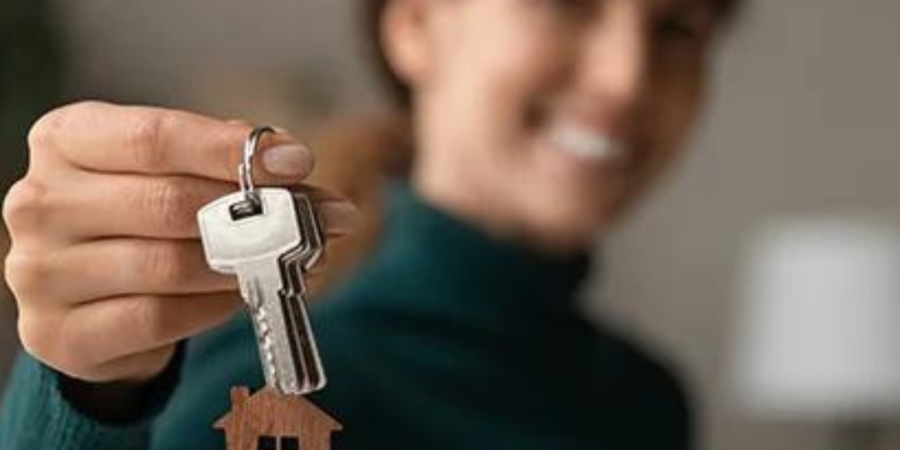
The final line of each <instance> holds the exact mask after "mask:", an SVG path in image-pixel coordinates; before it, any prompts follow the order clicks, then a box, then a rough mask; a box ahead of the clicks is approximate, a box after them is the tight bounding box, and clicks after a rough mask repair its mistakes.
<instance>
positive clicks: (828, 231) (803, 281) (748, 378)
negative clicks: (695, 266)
mask: <svg viewBox="0 0 900 450" xmlns="http://www.w3.org/2000/svg"><path fill="white" fill-rule="evenodd" d="M749 244H750V246H749V248H748V251H747V253H746V255H745V257H746V259H745V261H744V263H745V264H744V265H743V266H742V267H743V270H742V272H741V278H740V286H741V292H740V294H741V301H742V304H741V308H739V311H740V315H739V318H738V335H737V336H738V339H737V352H736V365H735V369H736V372H735V374H734V375H735V379H736V382H737V389H738V395H739V398H740V399H741V401H742V403H743V404H744V405H745V406H747V407H749V408H750V409H751V410H752V411H754V412H756V413H759V414H762V415H765V416H767V417H774V418H782V419H784V418H790V419H804V420H817V419H823V420H834V419H883V418H886V417H890V416H894V417H896V414H897V412H898V411H900V232H898V229H897V228H895V227H894V225H893V224H892V223H891V222H889V221H886V220H878V219H875V218H860V217H851V216H846V217H843V216H838V217H830V218H829V217H807V218H794V219H784V220H778V221H772V222H770V223H768V224H766V225H765V226H762V227H760V228H759V229H758V230H757V232H755V233H754V234H752V239H751V240H750V242H749Z"/></svg>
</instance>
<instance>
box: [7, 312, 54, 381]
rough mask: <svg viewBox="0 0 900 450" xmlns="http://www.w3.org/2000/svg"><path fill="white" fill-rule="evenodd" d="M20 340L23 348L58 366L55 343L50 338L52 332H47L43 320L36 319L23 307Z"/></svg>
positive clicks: (20, 315) (19, 323)
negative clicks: (54, 350) (54, 348)
mask: <svg viewBox="0 0 900 450" xmlns="http://www.w3.org/2000/svg"><path fill="white" fill-rule="evenodd" d="M17 327H18V332H19V341H20V342H21V344H22V348H23V349H24V350H25V351H26V352H27V353H28V354H30V355H31V356H34V357H35V358H36V359H38V360H40V361H42V362H45V363H47V364H48V365H51V366H54V367H55V366H56V365H57V363H58V361H56V359H55V358H54V356H55V355H54V352H53V351H52V348H53V343H52V341H51V340H50V336H52V334H51V333H48V332H47V327H46V326H45V325H44V324H43V322H41V321H39V320H36V319H35V318H34V317H33V316H32V315H31V314H28V310H27V309H25V308H22V309H21V311H20V314H19V320H18V322H17Z"/></svg>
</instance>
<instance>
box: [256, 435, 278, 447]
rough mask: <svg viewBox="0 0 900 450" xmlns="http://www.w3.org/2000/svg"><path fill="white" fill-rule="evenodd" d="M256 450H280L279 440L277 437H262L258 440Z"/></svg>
mask: <svg viewBox="0 0 900 450" xmlns="http://www.w3.org/2000/svg"><path fill="white" fill-rule="evenodd" d="M256 450H278V440H276V439H275V436H260V437H259V439H257V440H256Z"/></svg>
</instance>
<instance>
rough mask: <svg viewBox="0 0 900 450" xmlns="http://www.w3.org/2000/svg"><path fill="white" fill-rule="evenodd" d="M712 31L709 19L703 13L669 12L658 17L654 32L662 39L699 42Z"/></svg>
mask: <svg viewBox="0 0 900 450" xmlns="http://www.w3.org/2000/svg"><path fill="white" fill-rule="evenodd" d="M711 31H712V23H711V20H707V18H706V17H705V15H703V14H700V13H694V12H690V11H688V12H684V11H681V12H671V13H666V14H664V15H663V16H662V17H660V18H659V19H658V20H657V22H656V25H655V30H654V32H655V33H656V35H657V37H659V38H660V39H662V40H664V41H675V42H701V41H705V40H706V39H707V38H708V37H709V36H710V33H711Z"/></svg>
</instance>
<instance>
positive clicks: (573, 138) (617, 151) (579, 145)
mask: <svg viewBox="0 0 900 450" xmlns="http://www.w3.org/2000/svg"><path fill="white" fill-rule="evenodd" d="M550 139H551V141H552V143H553V145H554V146H555V147H558V148H559V149H561V150H564V151H566V152H569V153H571V154H573V155H576V156H579V157H582V158H590V159H597V160H618V159H621V158H623V157H625V156H626V148H625V145H624V144H623V143H622V142H620V141H618V140H616V139H613V138H612V137H610V136H609V135H607V134H605V133H597V132H595V131H592V130H589V129H587V128H584V127H579V126H574V125H557V126H555V127H553V131H552V132H551V133H550Z"/></svg>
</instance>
